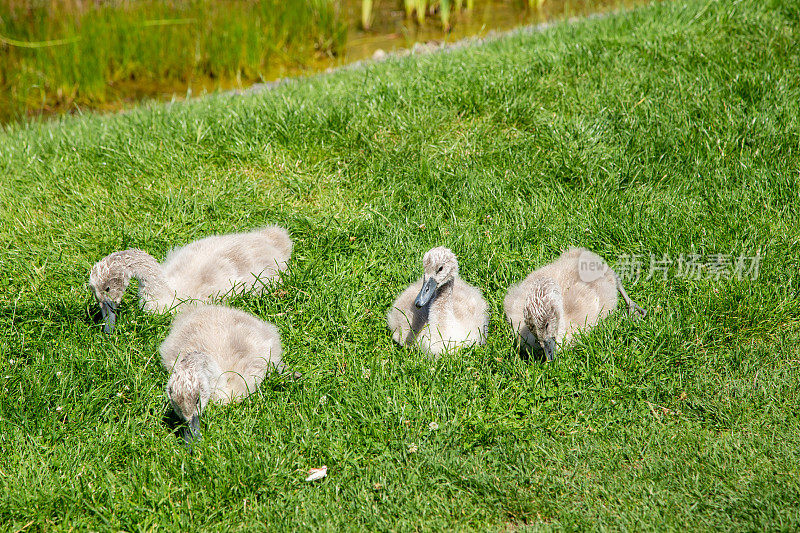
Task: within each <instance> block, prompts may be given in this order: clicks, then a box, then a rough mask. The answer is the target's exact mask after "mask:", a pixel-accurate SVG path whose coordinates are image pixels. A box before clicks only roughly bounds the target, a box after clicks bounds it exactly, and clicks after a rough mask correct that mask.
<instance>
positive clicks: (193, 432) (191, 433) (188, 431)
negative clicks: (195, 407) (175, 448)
mask: <svg viewBox="0 0 800 533" xmlns="http://www.w3.org/2000/svg"><path fill="white" fill-rule="evenodd" d="M202 437H203V435H202V434H201V433H200V417H199V416H198V415H194V416H193V417H192V419H191V420H189V425H188V426H186V427H185V428H183V440H184V442H186V445H187V446H189V450H190V451H191V449H192V444H193V443H194V442H195V441H196V440H200V439H201V438H202Z"/></svg>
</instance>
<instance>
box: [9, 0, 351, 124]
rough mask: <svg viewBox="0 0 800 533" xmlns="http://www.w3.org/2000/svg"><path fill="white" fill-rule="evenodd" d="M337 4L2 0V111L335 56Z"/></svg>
mask: <svg viewBox="0 0 800 533" xmlns="http://www.w3.org/2000/svg"><path fill="white" fill-rule="evenodd" d="M340 11H341V10H340V8H339V3H338V2H337V1H336V0H292V1H289V2H286V1H283V0H226V1H219V0H169V1H157V0H108V1H103V0H94V1H91V0H90V1H86V0H48V1H45V0H4V1H3V2H0V89H2V91H0V93H2V95H0V100H2V99H6V100H7V101H6V102H2V101H0V113H3V111H2V110H5V114H6V115H7V116H6V117H4V118H6V119H8V118H11V117H9V116H8V115H10V114H14V113H19V112H20V110H21V109H25V108H29V107H44V108H47V107H48V106H59V105H61V106H63V105H64V104H65V103H66V104H69V103H70V102H75V103H78V104H81V103H84V104H88V105H92V104H95V105H96V104H98V103H102V102H103V101H105V100H106V98H107V96H108V93H109V91H113V90H114V87H115V86H116V85H120V84H122V85H124V84H126V83H131V82H135V84H137V85H138V86H140V87H141V86H142V85H147V84H148V83H149V84H153V85H157V86H164V87H174V86H176V85H178V84H184V85H185V83H186V82H187V81H190V80H192V79H195V78H204V79H207V80H208V79H210V80H241V79H244V80H258V79H259V78H260V77H261V76H262V73H263V72H264V71H266V70H269V69H270V68H271V67H272V66H273V65H274V64H275V63H278V62H279V63H281V64H286V63H292V62H295V63H302V62H303V61H305V60H307V59H308V58H309V57H312V58H313V57H314V55H315V54H323V55H334V54H336V53H337V52H338V51H339V50H340V49H341V47H342V46H343V45H344V41H345V39H346V35H347V21H346V19H345V17H344V16H343V15H342V14H341V13H340ZM0 118H3V117H0Z"/></svg>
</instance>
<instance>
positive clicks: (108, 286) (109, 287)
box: [103, 285, 111, 292]
mask: <svg viewBox="0 0 800 533" xmlns="http://www.w3.org/2000/svg"><path fill="white" fill-rule="evenodd" d="M103 290H104V291H106V292H108V291H110V290H111V285H106V288H105V289H103Z"/></svg>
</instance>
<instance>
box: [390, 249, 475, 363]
mask: <svg viewBox="0 0 800 533" xmlns="http://www.w3.org/2000/svg"><path fill="white" fill-rule="evenodd" d="M422 265H423V268H424V275H423V276H422V277H421V278H420V279H419V280H417V281H416V282H415V283H412V284H411V285H410V286H409V287H408V288H407V289H406V290H405V291H403V292H402V293H401V294H400V296H398V297H397V299H396V300H395V301H394V303H393V304H392V307H391V308H389V312H388V314H387V322H388V325H389V329H390V330H391V331H392V337H393V338H394V340H395V342H397V343H398V344H401V345H408V346H411V345H416V346H418V347H419V348H420V349H421V350H422V351H423V352H425V353H427V354H430V355H435V356H438V355H439V354H441V353H442V352H444V351H447V350H456V349H458V348H461V347H462V346H472V345H474V344H484V343H485V342H486V333H487V330H488V327H489V314H488V306H487V305H486V301H485V300H484V299H483V295H482V294H481V291H480V290H479V289H477V288H475V287H473V286H472V285H469V284H468V283H466V282H464V280H462V279H461V278H460V277H459V275H458V260H457V259H456V256H455V254H454V253H453V252H452V251H450V250H449V249H448V248H444V247H438V248H433V249H432V250H429V251H428V252H427V253H426V254H425V255H424V257H423V258H422Z"/></svg>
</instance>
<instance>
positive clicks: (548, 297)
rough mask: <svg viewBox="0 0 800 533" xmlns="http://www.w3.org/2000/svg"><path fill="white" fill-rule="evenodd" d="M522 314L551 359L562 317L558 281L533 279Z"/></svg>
mask: <svg viewBox="0 0 800 533" xmlns="http://www.w3.org/2000/svg"><path fill="white" fill-rule="evenodd" d="M522 315H523V318H524V319H525V324H526V325H527V326H528V329H529V330H530V331H531V333H533V334H534V335H535V336H536V340H537V341H538V342H539V345H540V346H541V347H542V350H544V354H545V356H547V360H548V361H552V360H553V357H555V353H556V337H557V336H558V331H559V327H560V325H561V321H562V320H563V319H564V300H563V299H562V297H561V288H560V287H559V286H558V283H556V281H555V280H553V279H551V278H539V279H536V280H534V281H533V284H532V285H531V287H530V290H529V291H528V297H527V298H526V299H525V307H524V308H523V310H522Z"/></svg>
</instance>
